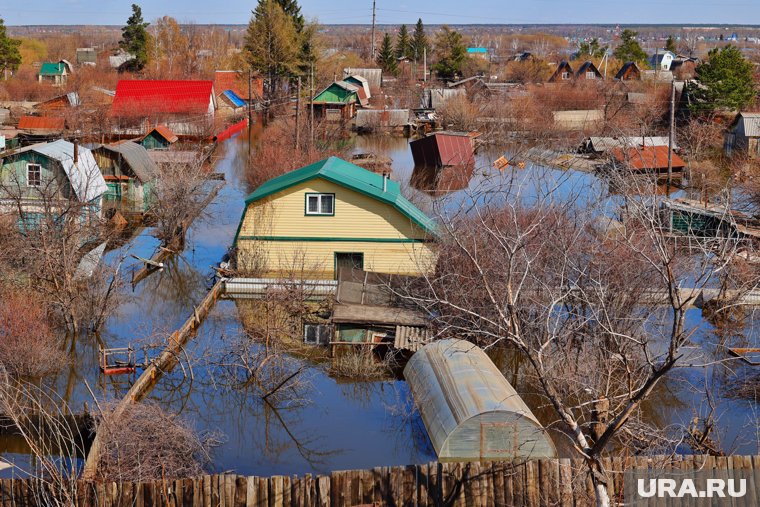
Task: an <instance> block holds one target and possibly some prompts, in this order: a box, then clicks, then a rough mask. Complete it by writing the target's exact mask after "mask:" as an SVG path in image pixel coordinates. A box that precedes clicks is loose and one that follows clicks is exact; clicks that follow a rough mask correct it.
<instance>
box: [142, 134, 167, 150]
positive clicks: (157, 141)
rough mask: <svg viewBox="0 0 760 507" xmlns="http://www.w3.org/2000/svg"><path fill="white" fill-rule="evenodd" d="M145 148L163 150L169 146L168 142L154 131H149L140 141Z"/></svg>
mask: <svg viewBox="0 0 760 507" xmlns="http://www.w3.org/2000/svg"><path fill="white" fill-rule="evenodd" d="M140 144H142V145H143V147H145V149H146V150H165V149H168V148H169V142H168V141H167V140H166V139H164V138H163V137H161V136H159V135H158V134H156V133H155V132H151V133H150V134H148V135H147V136H145V138H144V139H143V140H142V141H140Z"/></svg>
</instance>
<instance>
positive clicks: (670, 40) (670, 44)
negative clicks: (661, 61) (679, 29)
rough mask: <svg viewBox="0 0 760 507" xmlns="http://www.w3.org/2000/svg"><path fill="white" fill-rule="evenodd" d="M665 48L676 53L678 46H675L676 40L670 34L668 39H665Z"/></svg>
mask: <svg viewBox="0 0 760 507" xmlns="http://www.w3.org/2000/svg"><path fill="white" fill-rule="evenodd" d="M665 50H666V51H670V52H671V53H678V48H677V47H676V40H675V39H674V38H673V36H672V35H668V40H667V41H665Z"/></svg>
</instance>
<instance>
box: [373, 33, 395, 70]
mask: <svg viewBox="0 0 760 507" xmlns="http://www.w3.org/2000/svg"><path fill="white" fill-rule="evenodd" d="M377 64H378V65H379V66H380V68H382V69H383V72H388V73H390V74H394V75H395V74H396V72H397V71H398V65H397V63H396V54H395V53H394V51H393V42H392V41H391V36H390V35H388V34H387V33H386V34H385V35H383V43H382V45H381V46H380V52H379V53H378V54H377Z"/></svg>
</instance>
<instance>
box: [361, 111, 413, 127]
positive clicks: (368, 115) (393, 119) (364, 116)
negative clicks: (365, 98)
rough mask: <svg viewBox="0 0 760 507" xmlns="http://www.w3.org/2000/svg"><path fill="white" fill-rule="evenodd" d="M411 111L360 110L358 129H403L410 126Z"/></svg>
mask: <svg viewBox="0 0 760 507" xmlns="http://www.w3.org/2000/svg"><path fill="white" fill-rule="evenodd" d="M410 116H411V111H409V109H359V110H357V111H356V120H355V121H356V126H357V127H403V126H404V125H408V124H409V118H410Z"/></svg>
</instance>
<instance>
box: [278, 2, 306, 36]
mask: <svg viewBox="0 0 760 507" xmlns="http://www.w3.org/2000/svg"><path fill="white" fill-rule="evenodd" d="M277 4H278V5H279V6H280V7H282V10H283V11H285V14H287V15H288V16H290V18H291V19H292V20H293V26H295V28H296V32H298V33H301V32H303V29H304V27H305V26H306V20H305V19H304V17H303V14H301V6H300V5H298V0H277Z"/></svg>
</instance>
